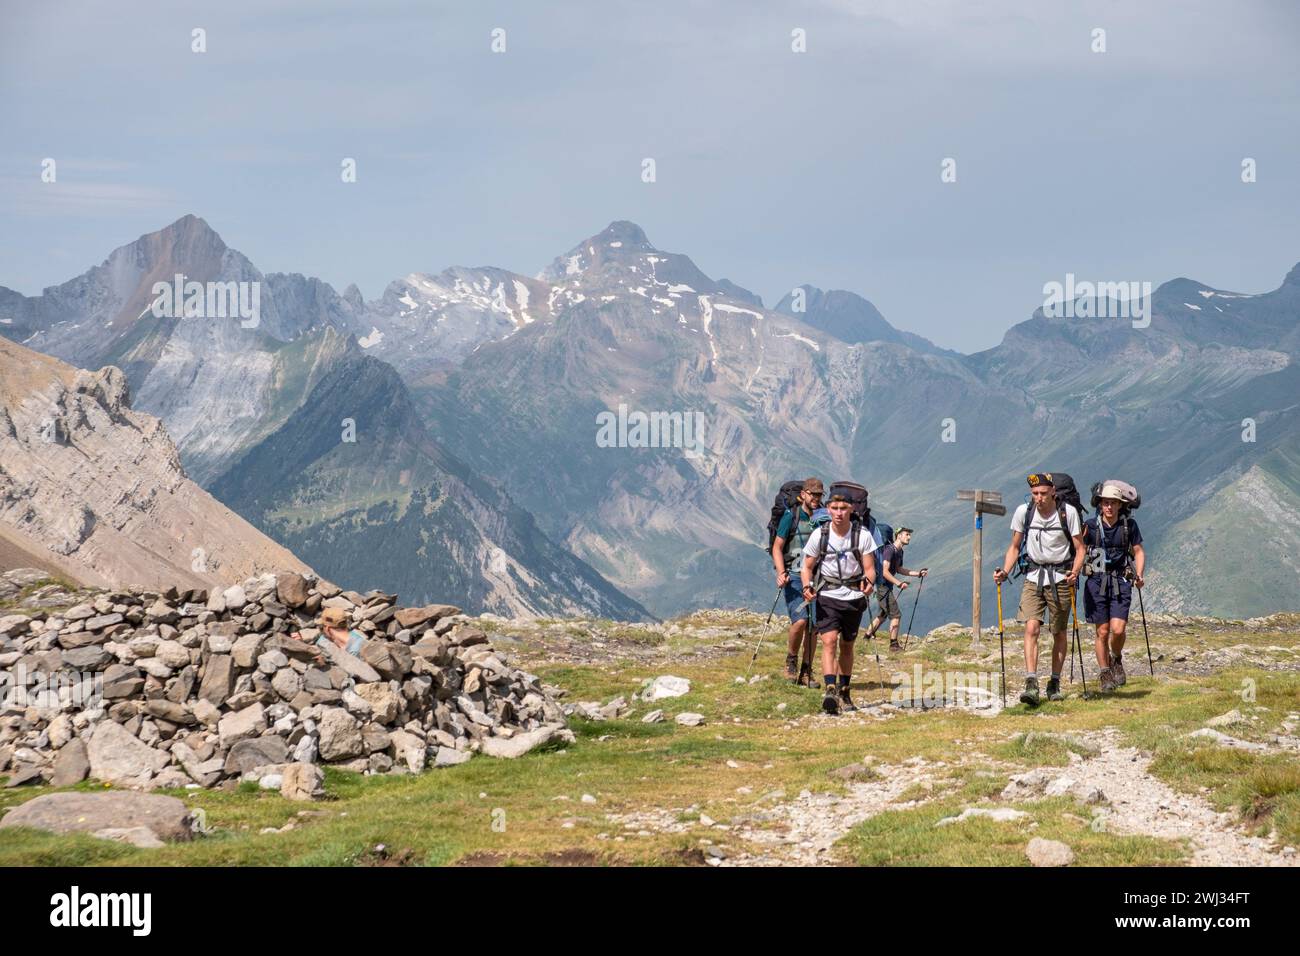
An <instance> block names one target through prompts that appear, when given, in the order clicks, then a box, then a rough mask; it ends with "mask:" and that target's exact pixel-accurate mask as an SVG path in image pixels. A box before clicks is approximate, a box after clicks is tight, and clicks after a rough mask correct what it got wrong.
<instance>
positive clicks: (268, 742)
mask: <svg viewBox="0 0 1300 956" xmlns="http://www.w3.org/2000/svg"><path fill="white" fill-rule="evenodd" d="M288 761H289V746H288V744H286V743H285V742H284V738H283V737H277V736H274V735H272V736H267V737H254V738H252V739H251V740H240V741H238V742H237V743H236V744H235V745H234V746H233V747H231V748H230V753H228V754H227V755H226V773H228V774H231V775H232V776H233V775H237V774H242V773H245V772H247V771H249V770H252V769H253V768H254V767H265V766H267V765H268V764H280V763H288Z"/></svg>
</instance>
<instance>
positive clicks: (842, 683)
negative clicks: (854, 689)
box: [840, 674, 849, 688]
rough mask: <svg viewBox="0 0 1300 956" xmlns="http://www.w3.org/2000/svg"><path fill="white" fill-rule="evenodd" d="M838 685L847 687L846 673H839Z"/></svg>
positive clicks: (847, 677) (847, 676)
mask: <svg viewBox="0 0 1300 956" xmlns="http://www.w3.org/2000/svg"><path fill="white" fill-rule="evenodd" d="M840 686H841V687H844V688H847V687H848V686H849V675H848V674H841V675H840Z"/></svg>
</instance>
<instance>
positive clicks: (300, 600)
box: [275, 571, 310, 608]
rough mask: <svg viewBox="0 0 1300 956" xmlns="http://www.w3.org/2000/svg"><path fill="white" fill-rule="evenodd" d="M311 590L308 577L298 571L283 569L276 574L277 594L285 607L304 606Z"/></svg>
mask: <svg viewBox="0 0 1300 956" xmlns="http://www.w3.org/2000/svg"><path fill="white" fill-rule="evenodd" d="M309 590H310V588H309V586H308V584H307V579H306V578H304V577H303V576H302V575H301V574H299V573H298V572H296V571H281V572H280V573H279V574H277V575H276V576H275V594H276V596H277V597H278V598H279V599H280V603H281V604H283V605H284V606H285V607H293V608H298V607H302V606H303V605H304V604H306V603H307V597H308V594H307V592H308V591H309Z"/></svg>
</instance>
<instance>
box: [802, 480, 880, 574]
mask: <svg viewBox="0 0 1300 956" xmlns="http://www.w3.org/2000/svg"><path fill="white" fill-rule="evenodd" d="M836 495H843V496H844V497H845V498H847V499H848V501H849V505H850V506H851V507H852V509H853V516H852V518H851V519H850V524H849V540H850V541H851V542H853V559H854V560H855V561H857V562H858V567H859V568H861V567H862V566H863V565H862V549H861V548H859V547H858V532H859V531H861V530H862V529H864V528H865V529H866V531H867V534H869V535H872V537H873V539H874V537H875V531H876V522H875V521H874V520H873V519H872V517H871V508H869V507H868V506H867V499H868V497H869V492H868V491H867V489H866V488H864V487H863V486H862V485H859V484H857V483H856V482H852V481H837V482H835V483H833V484H832V485H831V486H830V488H829V489H828V490H827V492H826V500H827V501H828V502H829V501H830V500H831V499H832V498H833V497H835V496H836ZM884 527H885V528H888V531H889V540H890V541H893V539H894V529H893V528H889V526H888V525H885V526H884ZM823 528H824V529H825V530H823V531H822V536H821V542H820V544H819V546H818V549H817V571H818V574H820V573H821V563H822V561H823V560H825V558H826V548H827V545H828V544H829V543H830V539H831V532H830V523H829V522H827V523H826V524H825V525H823ZM885 543H887V542H881V546H883V545H884V544H885ZM874 557H875V564H876V575H877V577H876V580H877V581H878V580H880V577H879V575H880V548H879V547H878V548H877V549H876V551H875V553H874ZM861 580H862V578H861V577H857V578H853V579H850V580H848V581H841V582H839V583H841V584H856V583H858V582H859V581H861Z"/></svg>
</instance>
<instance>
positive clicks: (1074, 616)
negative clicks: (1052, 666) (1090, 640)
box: [1070, 584, 1088, 700]
mask: <svg viewBox="0 0 1300 956" xmlns="http://www.w3.org/2000/svg"><path fill="white" fill-rule="evenodd" d="M1070 620H1071V621H1073V623H1074V646H1075V649H1076V650H1078V652H1079V679H1080V680H1082V681H1083V696H1084V699H1085V700H1086V699H1087V697H1088V675H1087V673H1086V672H1085V669H1084V665H1083V645H1082V644H1081V643H1079V599H1078V596H1077V594H1076V592H1075V590H1074V585H1073V584H1071V585H1070ZM1070 669H1071V670H1074V655H1073V654H1071V655H1070Z"/></svg>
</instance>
